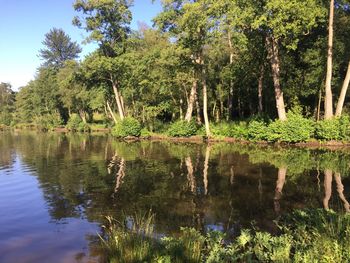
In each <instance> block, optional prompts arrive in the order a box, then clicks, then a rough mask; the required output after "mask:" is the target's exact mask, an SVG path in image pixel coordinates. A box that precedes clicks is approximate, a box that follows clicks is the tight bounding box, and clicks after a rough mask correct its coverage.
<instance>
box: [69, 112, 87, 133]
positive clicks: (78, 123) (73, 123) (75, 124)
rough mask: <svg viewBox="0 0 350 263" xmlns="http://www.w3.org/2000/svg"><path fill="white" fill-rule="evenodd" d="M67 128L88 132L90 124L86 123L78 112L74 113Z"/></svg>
mask: <svg viewBox="0 0 350 263" xmlns="http://www.w3.org/2000/svg"><path fill="white" fill-rule="evenodd" d="M66 128H67V129H68V130H70V131H79V132H86V131H89V130H90V127H89V125H88V124H86V123H84V122H83V120H82V119H81V118H80V116H79V115H78V114H73V115H72V116H71V117H70V118H69V120H68V122H67V125H66Z"/></svg>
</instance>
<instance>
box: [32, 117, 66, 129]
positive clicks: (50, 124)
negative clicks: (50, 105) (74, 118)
mask: <svg viewBox="0 0 350 263" xmlns="http://www.w3.org/2000/svg"><path fill="white" fill-rule="evenodd" d="M34 123H35V124H36V125H37V127H38V128H39V129H41V130H44V131H49V130H52V129H54V128H58V127H60V126H61V125H62V124H63V120H62V118H61V116H60V114H59V113H53V114H44V115H42V116H38V117H36V118H35V119H34Z"/></svg>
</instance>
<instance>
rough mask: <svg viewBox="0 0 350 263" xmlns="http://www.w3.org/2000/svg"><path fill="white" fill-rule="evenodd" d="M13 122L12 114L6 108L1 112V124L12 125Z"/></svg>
mask: <svg viewBox="0 0 350 263" xmlns="http://www.w3.org/2000/svg"><path fill="white" fill-rule="evenodd" d="M11 122H12V114H11V113H10V112H8V111H6V110H4V111H2V112H0V125H4V126H10V125H11Z"/></svg>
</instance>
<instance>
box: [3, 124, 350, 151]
mask: <svg viewBox="0 0 350 263" xmlns="http://www.w3.org/2000/svg"><path fill="white" fill-rule="evenodd" d="M6 131H14V132H22V131H32V132H43V133H50V132H54V133H77V134H93V133H101V134H103V133H105V134H109V135H110V134H111V129H109V128H99V129H93V130H91V131H89V132H72V131H69V130H68V129H67V128H54V129H53V130H50V131H38V130H37V129H16V128H11V127H10V128H8V127H7V128H6V129H0V132H6ZM114 138H115V139H117V140H124V141H140V140H145V141H169V142H179V143H222V142H226V143H238V144H243V145H254V144H255V145H261V146H277V147H281V146H282V147H284V146H287V147H298V148H309V149H318V148H323V147H326V148H328V149H339V148H350V142H347V141H336V140H332V141H317V140H311V141H307V142H297V143H285V142H268V141H249V140H245V139H236V138H232V137H216V138H215V137H211V138H206V137H205V136H201V135H195V136H190V137H171V136H168V135H165V134H153V135H150V136H143V137H142V136H140V137H132V136H130V137H125V138H116V137H114Z"/></svg>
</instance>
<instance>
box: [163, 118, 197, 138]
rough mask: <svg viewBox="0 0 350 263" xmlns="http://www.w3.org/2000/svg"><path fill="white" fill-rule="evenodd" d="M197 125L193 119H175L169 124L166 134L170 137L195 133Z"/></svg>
mask: <svg viewBox="0 0 350 263" xmlns="http://www.w3.org/2000/svg"><path fill="white" fill-rule="evenodd" d="M197 130H198V127H197V125H196V123H195V122H194V121H190V122H187V121H177V122H174V123H173V124H171V125H170V127H169V129H168V134H169V135H170V136H172V137H189V136H192V135H195V134H196V132H197Z"/></svg>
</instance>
